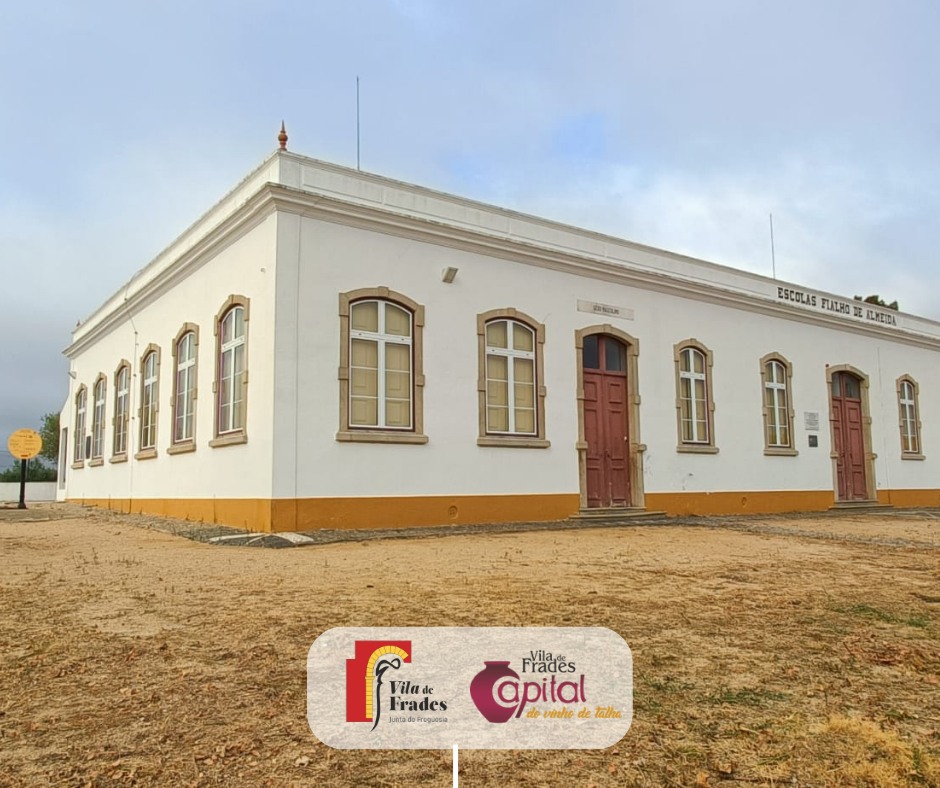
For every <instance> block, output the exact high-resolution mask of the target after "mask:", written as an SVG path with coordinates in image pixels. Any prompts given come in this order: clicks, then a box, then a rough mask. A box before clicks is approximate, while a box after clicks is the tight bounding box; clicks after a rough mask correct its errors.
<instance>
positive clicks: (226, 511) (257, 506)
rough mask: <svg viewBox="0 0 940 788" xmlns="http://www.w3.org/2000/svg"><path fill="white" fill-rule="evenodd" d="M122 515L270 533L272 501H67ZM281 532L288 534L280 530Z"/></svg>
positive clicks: (200, 499)
mask: <svg viewBox="0 0 940 788" xmlns="http://www.w3.org/2000/svg"><path fill="white" fill-rule="evenodd" d="M68 500H69V503H80V504H81V505H82V506H98V507H100V508H102V509H110V510H111V511H114V512H124V513H125V514H155V515H158V516H160V517H176V518H178V519H180V520H191V521H192V522H196V523H216V524H219V525H232V526H234V527H236V528H245V529H246V530H249V531H270V530H271V504H272V501H270V500H265V499H262V498H221V499H217V498H134V499H131V500H128V499H127V498H69V499H68ZM281 530H290V529H284V528H282V529H281Z"/></svg>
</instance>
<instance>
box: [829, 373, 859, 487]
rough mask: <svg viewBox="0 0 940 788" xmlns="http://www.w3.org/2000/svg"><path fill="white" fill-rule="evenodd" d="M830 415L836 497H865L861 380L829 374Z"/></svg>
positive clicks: (838, 374) (846, 374)
mask: <svg viewBox="0 0 940 788" xmlns="http://www.w3.org/2000/svg"><path fill="white" fill-rule="evenodd" d="M832 418H833V421H832V424H833V430H832V432H833V437H834V439H835V452H836V484H837V486H838V491H837V492H838V496H839V500H840V501H859V500H866V499H867V498H868V483H867V479H866V477H865V433H864V429H865V424H864V419H863V417H862V392H861V381H859V379H858V378H856V377H855V376H854V375H850V374H848V373H847V372H837V373H836V374H835V375H833V377H832Z"/></svg>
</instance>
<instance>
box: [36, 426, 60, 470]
mask: <svg viewBox="0 0 940 788" xmlns="http://www.w3.org/2000/svg"><path fill="white" fill-rule="evenodd" d="M39 435H40V437H41V438H42V449H41V450H40V452H39V456H40V457H42V458H43V459H45V460H49V462H51V463H52V465H53V467H54V466H56V465H57V464H58V462H59V414H58V413H47V414H46V415H45V416H43V417H42V426H41V427H40V428H39Z"/></svg>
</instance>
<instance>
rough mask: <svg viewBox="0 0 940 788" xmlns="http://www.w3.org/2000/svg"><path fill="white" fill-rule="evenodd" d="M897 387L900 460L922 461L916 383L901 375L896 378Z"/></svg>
mask: <svg viewBox="0 0 940 788" xmlns="http://www.w3.org/2000/svg"><path fill="white" fill-rule="evenodd" d="M897 387H898V411H899V416H900V421H899V424H900V428H901V459H908V460H914V459H918V460H919V459H923V457H924V455H923V452H922V451H921V437H920V406H919V404H918V394H919V392H918V385H917V382H916V381H915V380H914V379H913V378H912V377H910V376H909V375H902V376H901V377H900V378H898V382H897Z"/></svg>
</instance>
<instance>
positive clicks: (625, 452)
mask: <svg viewBox="0 0 940 788" xmlns="http://www.w3.org/2000/svg"><path fill="white" fill-rule="evenodd" d="M583 362H584V363H583V366H584V380H583V381H582V385H583V390H584V438H585V441H586V442H587V458H586V471H587V504H588V506H589V507H591V508H604V507H609V506H629V504H630V457H629V445H628V439H627V438H628V435H629V432H628V423H627V412H628V411H627V408H628V401H627V372H626V348H624V346H623V344H622V343H620V342H618V341H617V340H615V339H613V338H612V337H606V336H589V337H585V340H584V353H583Z"/></svg>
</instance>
